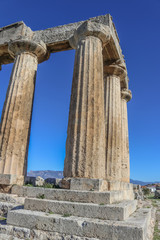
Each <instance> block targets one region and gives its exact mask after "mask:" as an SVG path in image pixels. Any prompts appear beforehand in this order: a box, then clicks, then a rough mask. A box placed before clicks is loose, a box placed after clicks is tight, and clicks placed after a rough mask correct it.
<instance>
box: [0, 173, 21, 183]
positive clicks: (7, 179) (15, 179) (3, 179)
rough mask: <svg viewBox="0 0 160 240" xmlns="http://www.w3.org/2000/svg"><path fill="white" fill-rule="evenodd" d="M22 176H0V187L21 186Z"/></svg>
mask: <svg viewBox="0 0 160 240" xmlns="http://www.w3.org/2000/svg"><path fill="white" fill-rule="evenodd" d="M23 183H24V176H17V175H12V174H0V184H1V185H13V184H17V185H23Z"/></svg>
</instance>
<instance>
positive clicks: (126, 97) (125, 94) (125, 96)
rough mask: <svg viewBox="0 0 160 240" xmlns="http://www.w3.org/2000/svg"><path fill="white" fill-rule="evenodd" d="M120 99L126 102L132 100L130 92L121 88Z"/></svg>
mask: <svg viewBox="0 0 160 240" xmlns="http://www.w3.org/2000/svg"><path fill="white" fill-rule="evenodd" d="M121 98H122V99H124V100H126V101H127V102H128V101H130V100H131V99H132V92H131V90H129V89H126V88H123V89H122V91H121Z"/></svg>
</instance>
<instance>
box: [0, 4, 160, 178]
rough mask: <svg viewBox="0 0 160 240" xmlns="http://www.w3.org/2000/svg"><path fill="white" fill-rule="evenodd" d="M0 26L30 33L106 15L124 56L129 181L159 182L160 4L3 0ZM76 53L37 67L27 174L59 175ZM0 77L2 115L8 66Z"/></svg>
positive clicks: (9, 66)
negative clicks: (21, 27) (20, 25)
mask: <svg viewBox="0 0 160 240" xmlns="http://www.w3.org/2000/svg"><path fill="white" fill-rule="evenodd" d="M0 2H1V3H0V27H3V26H6V25H9V24H11V23H14V22H17V21H21V20H23V21H24V22H25V24H26V25H27V26H29V27H30V28H31V29H32V30H40V29H46V28H50V27H53V26H58V25H63V24H67V23H72V22H76V21H80V20H86V19H88V18H90V17H95V16H98V15H104V14H107V13H110V14H111V15H112V17H113V21H114V23H115V25H116V29H117V32H118V35H119V38H120V44H121V47H122V50H123V54H124V55H125V59H126V64H127V68H128V74H129V79H130V83H129V84H130V89H131V90H132V93H133V99H132V100H131V101H130V102H129V103H128V116H129V134H130V137H129V138H130V160H131V178H133V179H138V180H144V181H157V180H159V181H160V0H152V1H151V0H134V1H131V0H130V1H128V0H121V1H120V0H110V1H108V0H81V1H76V0H68V1H66V0H61V1H57V0H45V1H44V0H43V1H42V0H23V1H22V0H1V1H0ZM73 64H74V50H72V51H66V52H61V53H56V54H52V55H51V57H50V59H49V60H48V61H47V62H44V63H42V64H40V65H39V67H38V73H37V81H36V89H35V98H34V106H33V118H32V128H31V138H30V146H29V159H28V171H29V170H63V163H64V157H65V141H66V133H67V124H68V111H69V101H70V92H71V83H72V73H73ZM2 67H3V69H2V71H1V72H0V114H1V111H2V106H3V102H4V99H5V94H6V90H7V85H8V82H9V78H10V74H11V69H12V64H10V65H6V66H2Z"/></svg>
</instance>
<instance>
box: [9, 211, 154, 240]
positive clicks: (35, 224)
mask: <svg viewBox="0 0 160 240" xmlns="http://www.w3.org/2000/svg"><path fill="white" fill-rule="evenodd" d="M150 219H151V209H148V208H147V209H138V210H137V211H136V212H135V213H134V214H133V215H132V216H130V217H129V218H128V219H127V220H125V221H111V220H110V221H109V220H100V219H91V218H82V217H74V216H68V217H67V216H61V215H58V214H49V213H44V212H36V211H31V210H13V211H10V212H9V213H8V217H7V223H8V224H11V225H15V226H20V227H26V228H29V229H32V230H33V229H36V230H42V231H51V232H58V233H60V234H68V235H70V236H71V235H77V236H79V237H88V238H97V239H100V240H146V239H147V228H148V225H149V223H150Z"/></svg>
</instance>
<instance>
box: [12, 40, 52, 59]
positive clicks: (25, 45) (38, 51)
mask: <svg viewBox="0 0 160 240" xmlns="http://www.w3.org/2000/svg"><path fill="white" fill-rule="evenodd" d="M8 51H9V54H10V55H11V56H12V57H13V58H14V57H15V56H17V55H19V54H21V53H30V54H33V55H36V56H37V58H38V62H43V61H45V60H47V59H48V58H49V54H48V52H47V47H46V44H45V43H44V42H43V41H40V42H35V41H32V40H26V39H21V40H16V41H12V42H10V43H9V45H8Z"/></svg>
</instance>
